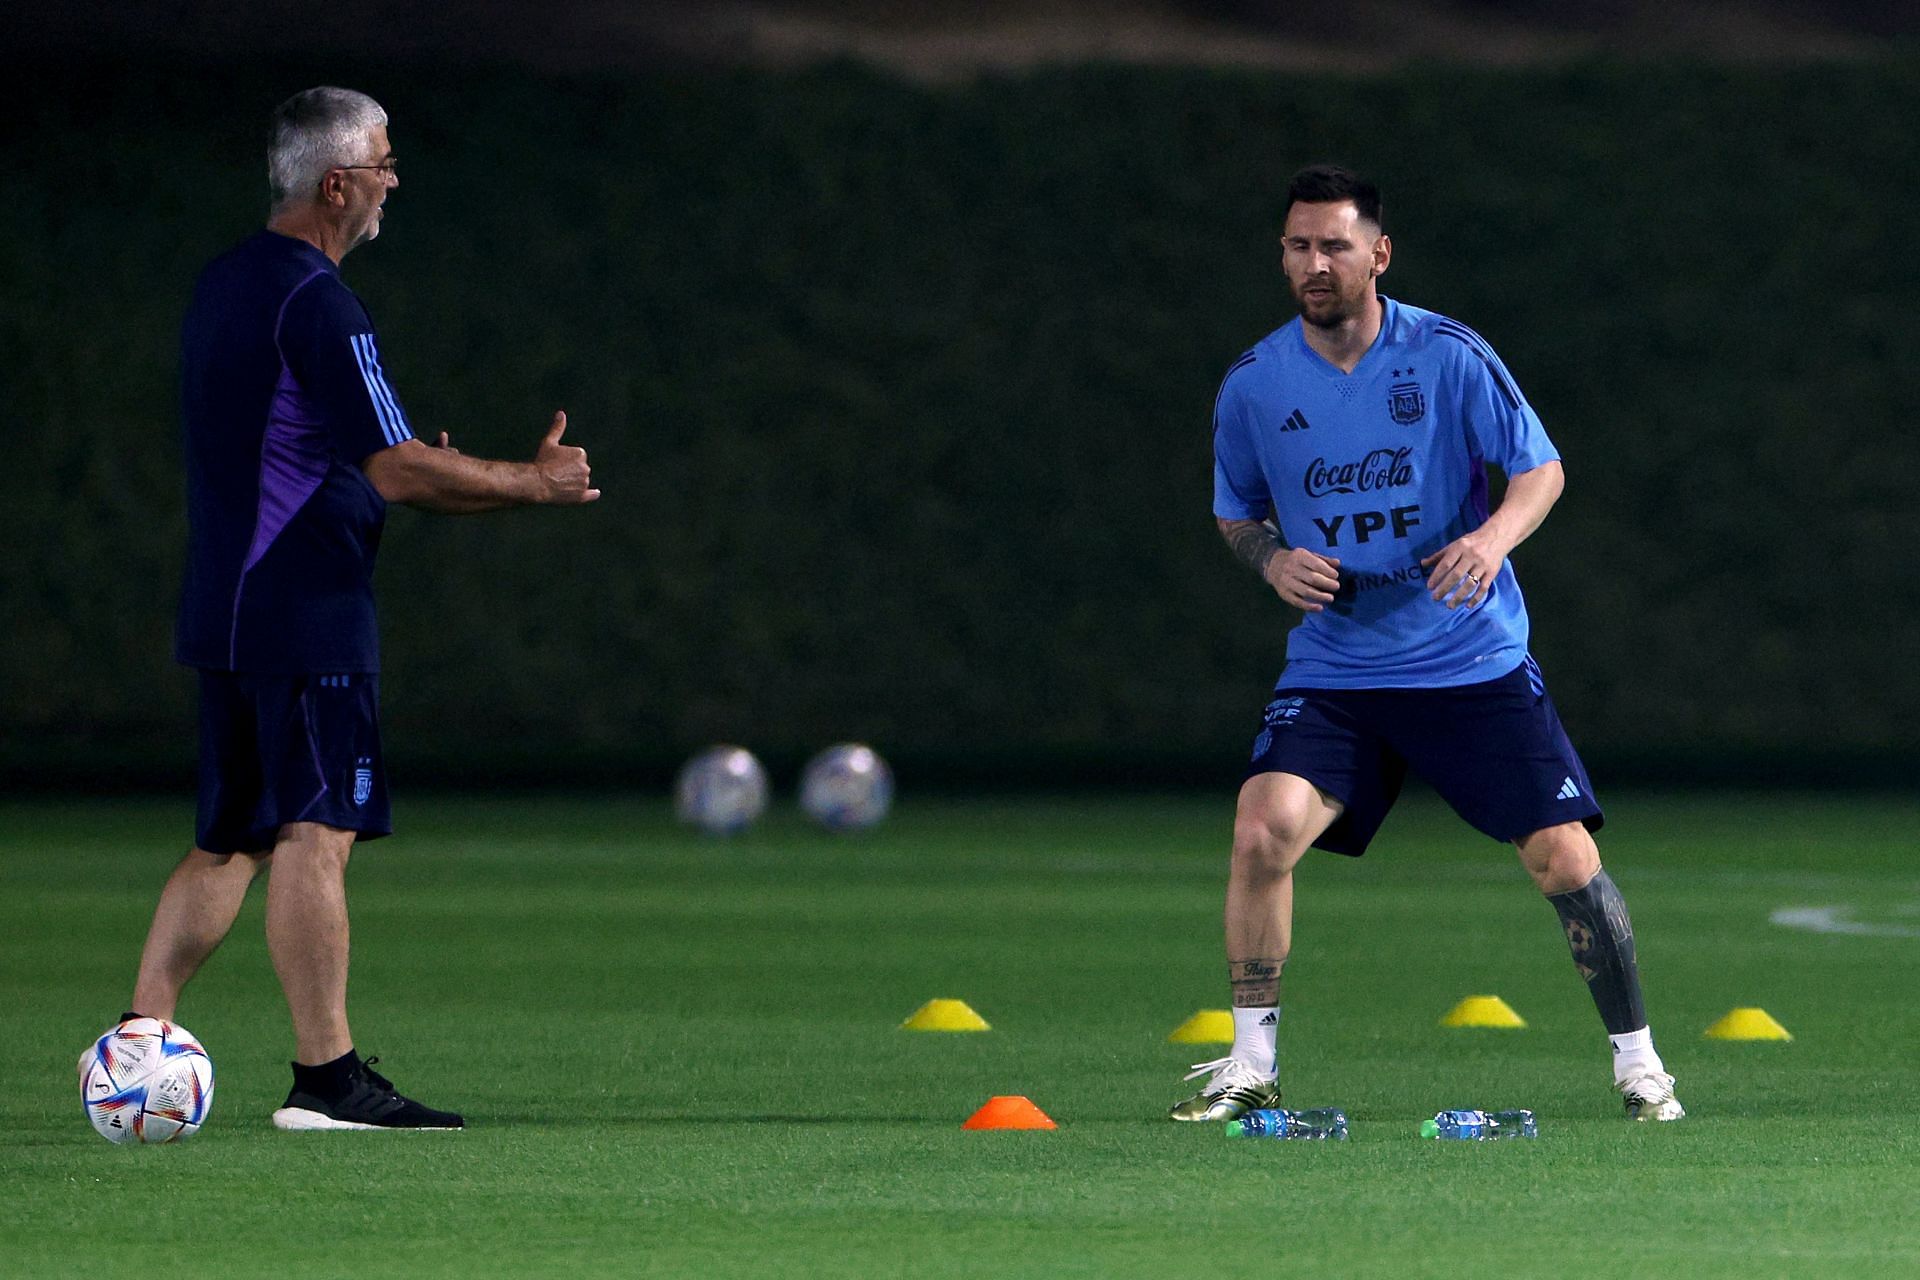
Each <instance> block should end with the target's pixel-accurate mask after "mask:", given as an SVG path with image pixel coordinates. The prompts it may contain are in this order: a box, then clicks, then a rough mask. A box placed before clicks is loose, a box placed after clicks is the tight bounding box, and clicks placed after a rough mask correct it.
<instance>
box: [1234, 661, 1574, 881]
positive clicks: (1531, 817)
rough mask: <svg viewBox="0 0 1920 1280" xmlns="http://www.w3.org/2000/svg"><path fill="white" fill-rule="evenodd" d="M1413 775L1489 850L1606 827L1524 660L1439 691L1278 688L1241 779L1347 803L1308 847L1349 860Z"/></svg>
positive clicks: (1536, 671)
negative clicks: (1487, 839) (1271, 778)
mask: <svg viewBox="0 0 1920 1280" xmlns="http://www.w3.org/2000/svg"><path fill="white" fill-rule="evenodd" d="M1409 771H1411V772H1413V773H1415V774H1417V775H1418V776H1420V777H1422V778H1424V779H1426V781H1427V782H1428V783H1429V784H1431V785H1432V787H1433V789H1434V790H1435V791H1438V792H1439V793H1440V795H1441V797H1442V798H1443V799H1444V800H1446V802H1447V803H1448V804H1450V805H1452V806H1453V810H1454V812H1456V813H1458V814H1459V815H1460V816H1461V817H1462V818H1465V819H1466V820H1467V821H1468V822H1469V823H1471V824H1472V825H1473V826H1474V827H1476V828H1478V829H1479V830H1480V831H1482V832H1484V833H1486V834H1487V835H1489V836H1492V837H1493V838H1494V839H1495V840H1500V841H1510V840H1515V839H1518V838H1519V837H1521V836H1525V835H1529V834H1531V833H1532V832H1535V831H1539V830H1541V829H1542V828H1544V827H1552V826H1558V825H1560V824H1561V823H1564V822H1576V821H1577V822H1582V823H1585V824H1586V827H1587V829H1588V830H1589V831H1597V830H1599V829H1600V825H1601V823H1603V822H1604V821H1605V817H1604V815H1603V814H1602V813H1601V811H1600V805H1599V803H1598V801H1596V800H1595V799H1594V795H1593V784H1592V783H1590V782H1589V781H1588V780H1587V770H1586V766H1585V765H1583V764H1582V763H1581V762H1580V756H1579V754H1578V753H1577V752H1575V751H1574V749H1573V744H1572V743H1571V742H1569V741H1568V740H1567V732H1566V730H1565V729H1564V728H1562V727H1561V724H1560V716H1559V713H1558V712H1556V711H1555V710H1554V707H1553V699H1552V698H1550V697H1549V696H1547V689H1546V684H1545V682H1544V681H1543V680H1542V679H1541V676H1540V668H1539V667H1538V666H1537V665H1535V663H1534V661H1533V659H1532V658H1531V657H1529V658H1527V659H1526V660H1525V661H1524V662H1522V663H1521V664H1520V665H1519V666H1517V667H1515V668H1514V669H1513V670H1512V671H1510V672H1508V673H1507V674H1506V675H1504V676H1501V677H1500V678H1498V679H1496V680H1488V681H1484V682H1482V683H1480V684H1468V685H1456V686H1453V687H1450V688H1443V689H1305V688H1287V687H1282V688H1279V689H1276V690H1275V691H1274V695H1273V701H1272V702H1270V703H1268V704H1267V710H1266V715H1265V718H1264V721H1263V723H1262V725H1261V728H1260V734H1259V736H1258V737H1257V738H1256V739H1255V740H1254V747H1253V760H1252V762H1251V763H1250V764H1249V765H1248V766H1247V772H1246V776H1247V777H1248V778H1253V777H1257V776H1258V775H1260V774H1263V773H1291V774H1295V775H1297V776H1299V777H1302V778H1305V779H1306V780H1307V781H1308V782H1311V783H1313V785H1314V786H1316V787H1318V788H1319V789H1320V790H1322V791H1324V792H1326V793H1327V794H1329V795H1331V796H1332V797H1333V798H1334V799H1336V800H1338V801H1340V803H1341V804H1343V805H1345V806H1346V807H1345V809H1344V810H1343V811H1342V813H1341V814H1340V816H1339V818H1338V819H1336V820H1335V821H1334V823H1333V825H1332V826H1331V827H1329V828H1328V829H1327V830H1326V832H1325V833H1324V834H1322V835H1321V837H1320V838H1319V839H1318V840H1315V841H1314V842H1313V843H1314V846H1315V847H1316V848H1320V849H1326V850H1329V851H1330V852H1333V853H1344V854H1348V855H1350V856H1353V857H1358V856H1359V855H1361V854H1362V853H1365V852H1366V849H1367V845H1368V843H1369V842H1370V841H1371V840H1372V839H1373V836H1374V833H1375V832H1376V831H1378V830H1379V829H1380V824H1381V822H1383V821H1384V820H1385V819H1386V816H1387V811H1388V810H1390V809H1391V808H1392V807H1393V802H1394V800H1395V799H1396V798H1397V797H1398V796H1399V794H1400V787H1401V784H1402V783H1403V782H1404V781H1405V780H1406V776H1407V773H1408V772H1409Z"/></svg>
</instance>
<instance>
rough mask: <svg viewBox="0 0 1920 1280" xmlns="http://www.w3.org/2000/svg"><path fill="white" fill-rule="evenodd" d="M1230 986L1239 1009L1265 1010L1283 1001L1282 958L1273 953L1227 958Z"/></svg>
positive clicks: (1234, 1004)
mask: <svg viewBox="0 0 1920 1280" xmlns="http://www.w3.org/2000/svg"><path fill="white" fill-rule="evenodd" d="M1227 985H1228V986H1229V987H1230V988H1232V990H1233V1007H1234V1008H1236V1009H1265V1008H1269V1007H1271V1006H1273V1005H1276V1004H1279V1003H1280V961H1279V960H1277V959H1275V958H1274V957H1272V956H1255V957H1253V958H1251V959H1247V960H1229V961H1227Z"/></svg>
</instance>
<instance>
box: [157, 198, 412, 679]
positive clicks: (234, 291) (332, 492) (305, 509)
mask: <svg viewBox="0 0 1920 1280" xmlns="http://www.w3.org/2000/svg"><path fill="white" fill-rule="evenodd" d="M180 347H181V360H180V364H181V389H180V390H181V413H182V419H183V423H184V428H185V437H186V440H185V443H186V463H187V518H188V535H187V565H186V577H185V582H184V584H183V587H182V591H181V601H180V625H179V630H178V636H177V644H176V649H175V657H176V658H177V659H178V660H179V661H180V662H182V663H184V664H185V665H187V666H191V667H200V668H204V669H209V670H216V671H247V672H259V673H279V674H311V673H320V672H362V671H364V672H373V671H378V670H379V669H380V640H379V634H378V630H377V627H376V623H375V619H374V607H373V560H374V553H375V552H376V551H377V550H378V549H379V546H380V529H381V526H382V525H383V524H384V523H385V521H386V509H387V504H386V501H385V500H384V499H382V498H381V496H380V494H379V493H378V492H377V491H376V490H375V489H374V487H373V485H372V483H371V482H370V481H369V480H368V479H367V478H366V476H365V475H364V474H363V473H362V472H361V470H360V464H361V463H362V462H363V461H365V460H366V458H367V457H368V456H369V455H371V454H374V453H378V452H379V451H380V450H382V449H386V448H390V447H391V446H393V445H396V444H399V443H401V442H402V441H405V440H410V439H412V438H413V432H412V430H411V429H410V428H409V427H408V426H407V418H406V414H405V413H404V412H403V411H402V410H401V408H400V401H399V399H398V398H397V397H395V395H394V394H393V389H392V388H391V387H390V386H388V385H387V379H386V375H385V374H384V373H383V372H382V371H381V368H380V353H379V348H378V345H377V344H376V342H375V339H374V329H373V321H372V319H371V318H370V317H369V316H368V315H367V309H366V307H364V306H363V305H361V302H360V299H359V298H358V297H356V296H355V295H354V292H353V290H351V289H349V288H347V286H346V285H345V284H344V283H343V282H342V281H341V279H340V269H339V267H338V265H336V264H335V263H334V261H333V260H332V259H331V258H329V257H327V255H326V254H324V253H322V252H320V250H318V249H316V248H314V247H313V246H312V245H310V244H308V243H306V242H305V241H304V240H295V239H292V238H291V237H288V236H283V235H280V234H278V233H277V232H272V231H261V232H259V233H258V234H256V235H253V236H251V237H249V238H248V239H246V240H244V241H242V242H241V243H240V244H239V245H238V246H236V247H235V248H233V249H232V250H230V251H228V252H227V253H225V254H222V255H221V256H220V257H218V258H216V259H214V260H213V261H212V262H211V263H209V264H208V265H207V268H206V270H204V271H203V272H201V274H200V280H199V283H198V284H197V285H196V286H195V289H194V294H193V304H192V306H191V307H190V308H189V309H188V311H187V316H186V321H185V323H184V324H183V326H182V331H181V342H180Z"/></svg>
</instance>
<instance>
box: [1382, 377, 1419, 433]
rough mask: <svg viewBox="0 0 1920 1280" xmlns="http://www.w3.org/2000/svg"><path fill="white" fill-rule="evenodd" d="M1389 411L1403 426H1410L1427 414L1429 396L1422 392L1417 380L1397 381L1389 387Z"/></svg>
mask: <svg viewBox="0 0 1920 1280" xmlns="http://www.w3.org/2000/svg"><path fill="white" fill-rule="evenodd" d="M1387 412H1388V413H1390V414H1392V415H1393V420H1394V421H1395V422H1397V423H1399V424H1400V425H1401V426H1403V427H1410V426H1412V425H1413V424H1414V423H1416V422H1418V421H1420V419H1422V418H1424V417H1426V416H1427V398H1426V397H1425V396H1424V395H1422V394H1420V384H1419V383H1417V382H1396V383H1394V384H1393V385H1392V386H1391V387H1389V388H1387Z"/></svg>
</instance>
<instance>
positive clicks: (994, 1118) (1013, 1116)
mask: <svg viewBox="0 0 1920 1280" xmlns="http://www.w3.org/2000/svg"><path fill="white" fill-rule="evenodd" d="M960 1127H961V1128H962V1129H1058V1128H1059V1127H1060V1126H1059V1125H1057V1124H1055V1123H1054V1122H1053V1121H1052V1120H1051V1119H1050V1118H1049V1117H1048V1116H1047V1113H1046V1112H1044V1111H1042V1110H1041V1109H1040V1108H1038V1107H1036V1106H1034V1105H1033V1100H1032V1099H1031V1098H1023V1097H1020V1096H1019V1095H1018V1094H1014V1095H1012V1096H1010V1097H999V1098H988V1099H987V1104H986V1105H985V1106H983V1107H981V1108H980V1109H979V1110H978V1111H976V1112H974V1113H973V1114H972V1115H970V1116H968V1117H967V1122H966V1123H965V1124H963V1125H961V1126H960Z"/></svg>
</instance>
